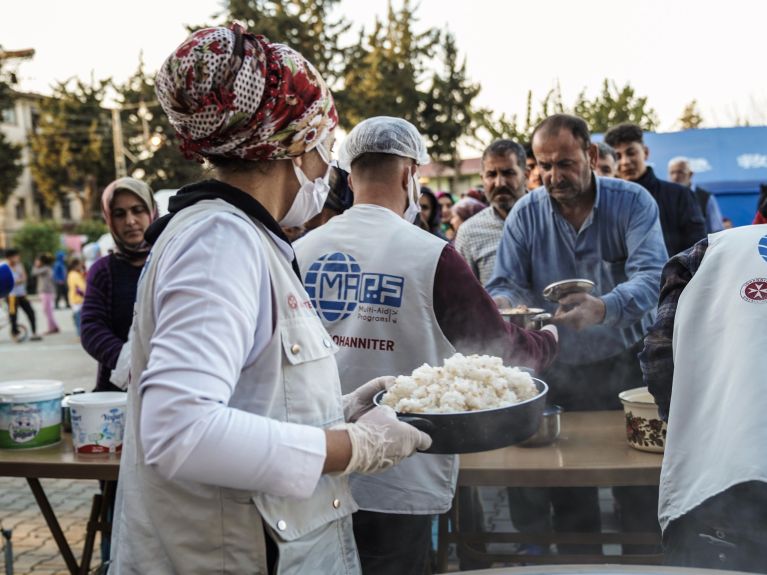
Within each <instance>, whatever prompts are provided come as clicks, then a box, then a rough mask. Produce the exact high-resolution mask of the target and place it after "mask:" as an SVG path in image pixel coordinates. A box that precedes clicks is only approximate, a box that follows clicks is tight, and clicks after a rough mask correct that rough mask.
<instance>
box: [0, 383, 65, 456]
mask: <svg viewBox="0 0 767 575" xmlns="http://www.w3.org/2000/svg"><path fill="white" fill-rule="evenodd" d="M63 394H64V384H63V383H62V382H60V381H53V380H47V379H34V380H19V381H4V382H1V383H0V449H34V448H36V447H46V446H48V445H54V444H56V443H58V442H59V441H61V397H62V395H63Z"/></svg>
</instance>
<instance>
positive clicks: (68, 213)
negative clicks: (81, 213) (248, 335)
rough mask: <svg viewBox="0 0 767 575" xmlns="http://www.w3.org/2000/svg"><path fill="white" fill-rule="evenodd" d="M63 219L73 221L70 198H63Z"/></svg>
mask: <svg viewBox="0 0 767 575" xmlns="http://www.w3.org/2000/svg"><path fill="white" fill-rule="evenodd" d="M61 219H63V220H71V219H72V207H71V206H70V203H69V198H61Z"/></svg>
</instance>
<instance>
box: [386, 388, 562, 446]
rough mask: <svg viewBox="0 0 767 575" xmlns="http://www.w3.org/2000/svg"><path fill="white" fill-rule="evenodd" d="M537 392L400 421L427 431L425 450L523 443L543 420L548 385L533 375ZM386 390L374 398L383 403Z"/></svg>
mask: <svg viewBox="0 0 767 575" xmlns="http://www.w3.org/2000/svg"><path fill="white" fill-rule="evenodd" d="M533 381H534V382H535V385H536V387H538V392H539V393H538V395H536V396H535V397H533V398H532V399H528V400H526V401H523V402H521V403H516V404H514V405H509V406H507V407H498V408H496V409H483V410H481V411H464V412H461V413H397V417H398V418H399V419H400V421H404V422H405V423H409V424H410V425H413V426H415V427H417V428H418V429H420V430H421V431H423V432H425V433H428V434H429V436H431V439H432V444H431V447H430V448H429V449H428V450H427V451H426V453H474V452H477V451H490V450H491V449H500V448H501V447H507V446H509V445H514V444H515V443H520V442H522V441H524V440H525V439H527V438H528V437H532V436H533V435H534V434H535V432H536V431H537V430H538V427H539V425H540V423H541V416H542V414H543V408H544V407H545V406H546V393H547V392H548V390H549V388H548V386H547V385H546V384H545V383H543V382H542V381H541V380H540V379H536V378H533ZM385 393H386V392H385V391H381V392H379V393H377V394H376V396H375V397H374V398H373V403H375V404H376V405H382V404H381V399H382V398H383V396H384V394H385Z"/></svg>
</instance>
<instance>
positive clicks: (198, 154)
mask: <svg viewBox="0 0 767 575" xmlns="http://www.w3.org/2000/svg"><path fill="white" fill-rule="evenodd" d="M155 90H156V92H157V97H158V99H159V101H160V104H161V105H162V107H163V109H164V110H165V113H166V114H167V115H168V118H169V119H170V122H171V124H172V125H173V127H174V128H175V129H176V132H177V134H178V136H179V138H180V139H181V150H182V151H183V152H184V154H185V155H186V156H187V157H189V158H195V159H198V160H201V159H203V158H205V157H210V156H225V157H235V158H243V159H247V160H278V159H284V158H290V157H295V156H300V155H301V154H304V153H306V152H308V151H310V150H311V149H312V148H314V147H315V146H316V145H317V143H319V142H321V141H322V140H323V139H325V137H326V136H327V135H328V133H330V132H331V131H332V130H333V128H335V126H336V124H337V123H338V116H337V114H336V109H335V106H334V104H333V96H332V95H331V93H330V91H329V90H328V88H327V86H326V85H325V82H324V81H323V80H322V78H321V77H320V75H319V74H318V73H317V71H316V70H315V69H314V67H313V66H312V65H311V64H310V63H309V62H307V61H306V60H305V59H304V58H303V56H301V55H300V54H299V53H298V52H296V51H294V50H293V49H291V48H289V47H287V46H285V45H282V44H273V43H271V42H269V41H268V40H267V39H266V38H264V37H263V36H255V35H253V34H249V33H248V32H246V31H245V30H244V29H243V28H242V27H241V26H239V25H237V24H234V25H232V27H231V28H223V27H219V28H204V29H202V30H198V31H197V32H195V33H194V34H192V35H191V36H190V37H189V39H187V40H186V42H184V43H183V44H182V45H181V46H179V47H178V48H177V49H176V50H175V51H174V52H173V54H171V55H170V56H169V57H168V59H167V60H166V61H165V63H164V64H163V66H162V68H161V69H160V71H159V72H158V74H157V81H156V88H155Z"/></svg>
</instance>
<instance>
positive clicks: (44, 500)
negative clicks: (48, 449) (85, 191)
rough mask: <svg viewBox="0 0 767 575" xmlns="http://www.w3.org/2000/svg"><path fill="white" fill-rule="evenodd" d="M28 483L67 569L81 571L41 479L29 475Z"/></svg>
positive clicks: (75, 574)
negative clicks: (41, 483)
mask: <svg viewBox="0 0 767 575" xmlns="http://www.w3.org/2000/svg"><path fill="white" fill-rule="evenodd" d="M27 483H28V484H29V488H30V489H31V490H32V494H33V495H34V496H35V500H37V506H38V507H39V508H40V512H41V513H42V514H43V517H44V518H45V522H46V523H47V524H48V528H49V529H50V530H51V535H53V539H54V540H55V541H56V545H57V546H58V548H59V551H60V552H61V556H62V557H63V558H64V562H65V563H66V564H67V569H69V572H70V573H71V574H72V575H77V573H78V571H79V566H78V565H77V560H76V559H75V556H74V555H73V554H72V548H71V547H70V546H69V543H67V539H66V537H64V532H63V531H62V530H61V526H60V525H59V522H58V520H57V519H56V514H55V513H54V512H53V508H52V507H51V504H50V502H49V501H48V497H46V495H45V491H43V486H42V485H40V480H39V479H37V478H36V477H27Z"/></svg>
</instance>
